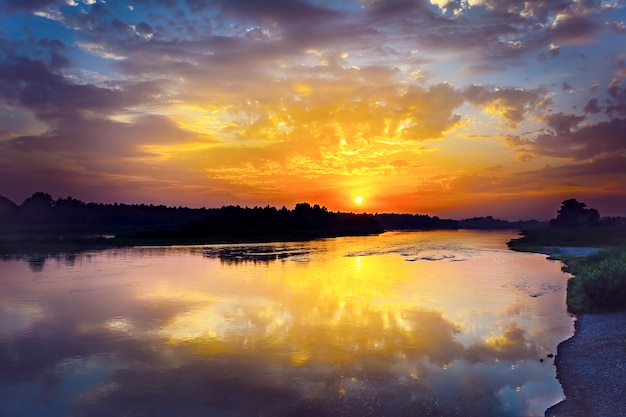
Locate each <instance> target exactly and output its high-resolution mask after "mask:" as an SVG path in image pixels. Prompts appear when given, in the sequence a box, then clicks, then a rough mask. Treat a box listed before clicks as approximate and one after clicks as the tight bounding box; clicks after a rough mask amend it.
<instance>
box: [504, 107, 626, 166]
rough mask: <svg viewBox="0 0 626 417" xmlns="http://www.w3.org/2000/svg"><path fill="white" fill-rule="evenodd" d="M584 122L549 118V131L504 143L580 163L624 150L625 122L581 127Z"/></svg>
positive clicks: (572, 117)
mask: <svg viewBox="0 0 626 417" xmlns="http://www.w3.org/2000/svg"><path fill="white" fill-rule="evenodd" d="M584 120H585V118H584V117H581V116H575V115H563V114H556V115H552V116H550V117H549V118H548V124H549V126H550V129H549V130H546V131H544V132H543V133H540V134H538V135H534V136H530V137H526V136H525V137H522V136H510V137H509V138H508V139H507V141H508V143H509V144H510V145H511V146H513V147H515V148H517V149H518V150H520V151H522V152H527V153H530V154H533V155H542V156H549V157H553V158H565V159H577V160H583V159H588V158H594V157H599V156H607V155H611V154H612V153H621V152H625V151H626V119H613V120H610V121H606V122H599V123H595V124H587V125H582V122H583V121H584Z"/></svg>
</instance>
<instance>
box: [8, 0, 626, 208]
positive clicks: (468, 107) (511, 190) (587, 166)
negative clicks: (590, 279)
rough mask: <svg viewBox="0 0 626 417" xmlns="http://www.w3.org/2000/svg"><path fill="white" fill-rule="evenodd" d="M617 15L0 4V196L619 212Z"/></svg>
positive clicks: (283, 1)
mask: <svg viewBox="0 0 626 417" xmlns="http://www.w3.org/2000/svg"><path fill="white" fill-rule="evenodd" d="M625 21H626V0H608V1H595V0H528V1H519V0H452V1H448V0H134V1H118V0H106V1H105V0H29V1H24V0H0V194H1V195H4V196H5V197H8V198H10V199H12V200H13V201H15V202H16V203H18V204H20V203H21V202H22V201H23V200H24V199H25V198H26V197H28V196H30V195H31V194H32V193H34V192H36V191H43V192H47V193H49V194H51V195H52V196H53V197H54V198H60V197H67V196H72V197H74V198H77V199H80V200H83V201H94V202H110V203H112V202H124V203H146V204H165V205H168V206H181V205H182V206H189V207H221V206H223V205H230V204H233V205H241V206H250V207H252V206H265V205H268V204H269V205H272V206H277V207H281V206H283V205H285V206H287V207H288V208H291V207H293V206H294V205H295V204H296V203H299V202H309V203H311V204H320V205H323V206H326V207H327V208H328V209H329V210H332V211H337V210H340V211H355V212H363V211H365V212H370V213H375V212H378V213H383V212H386V213H390V212H396V213H419V214H429V215H437V216H440V217H451V218H466V217H473V216H486V215H493V216H495V217H498V218H503V219H510V220H517V219H532V218H536V219H549V218H551V217H554V216H555V214H556V211H557V209H558V208H559V206H560V203H561V201H563V200H565V199H568V198H577V199H578V200H579V201H583V202H585V203H587V205H588V206H589V207H593V208H596V209H598V210H599V211H600V214H601V215H603V216H615V215H626V23H625ZM357 197H360V202H357Z"/></svg>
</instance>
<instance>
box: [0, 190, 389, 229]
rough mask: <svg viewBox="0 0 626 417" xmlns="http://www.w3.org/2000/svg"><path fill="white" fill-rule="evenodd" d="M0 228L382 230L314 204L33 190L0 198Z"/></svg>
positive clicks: (368, 219)
mask: <svg viewBox="0 0 626 417" xmlns="http://www.w3.org/2000/svg"><path fill="white" fill-rule="evenodd" d="M0 227H1V228H2V230H3V231H4V232H5V233H11V232H14V233H15V232H19V233H21V234H28V233H33V234H63V235H80V234H86V233H90V234H115V235H122V236H132V237H135V238H153V239H157V238H158V239H167V238H199V237H205V236H206V237H211V236H214V237H238V236H240V237H255V236H256V237H263V236H278V237H280V236H294V237H296V236H300V237H309V236H310V237H322V236H339V235H347V234H371V233H379V232H381V231H382V230H381V228H380V225H379V223H378V221H377V220H376V219H375V218H374V216H373V215H371V214H365V213H363V214H354V213H339V212H337V213H333V212H330V211H328V209H327V208H326V207H321V206H319V205H318V204H315V205H311V204H309V203H298V204H296V205H295V208H294V209H292V210H290V209H287V208H286V207H285V206H283V207H282V208H280V209H277V208H275V207H271V206H269V205H268V206H266V207H252V208H249V207H240V206H233V205H229V206H223V207H221V208H188V207H180V206H179V207H167V206H164V205H158V206H155V205H152V204H150V205H146V204H120V203H114V204H104V203H85V202H83V201H80V200H77V199H74V198H72V197H66V198H59V199H57V200H54V199H53V198H52V197H51V196H50V195H49V194H47V193H43V192H36V193H34V194H33V195H32V196H30V197H28V198H27V199H26V200H25V201H24V202H23V203H22V204H21V205H17V204H15V203H14V202H13V201H11V200H10V199H8V198H6V197H3V196H0Z"/></svg>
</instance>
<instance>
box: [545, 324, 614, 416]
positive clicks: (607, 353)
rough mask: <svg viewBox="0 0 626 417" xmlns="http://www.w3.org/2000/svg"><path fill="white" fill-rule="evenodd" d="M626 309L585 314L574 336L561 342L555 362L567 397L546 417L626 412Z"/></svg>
mask: <svg viewBox="0 0 626 417" xmlns="http://www.w3.org/2000/svg"><path fill="white" fill-rule="evenodd" d="M622 359H626V312H615V313H601V314H581V315H579V316H578V319H577V320H576V322H575V323H574V335H573V336H572V337H571V338H569V339H567V340H564V341H563V342H561V343H559V345H558V347H557V355H556V359H555V361H554V365H555V366H556V375H557V379H558V380H559V383H560V384H561V386H562V387H563V393H564V394H565V400H563V401H561V402H559V403H557V404H555V405H553V406H552V407H550V408H548V409H547V410H546V412H545V416H546V417H615V416H624V415H626V399H625V398H624V388H623V381H624V375H626V361H624V360H622Z"/></svg>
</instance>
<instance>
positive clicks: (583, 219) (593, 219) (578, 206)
mask: <svg viewBox="0 0 626 417" xmlns="http://www.w3.org/2000/svg"><path fill="white" fill-rule="evenodd" d="M585 207H587V205H586V204H585V203H581V202H579V201H578V200H576V199H575V198H570V199H569V200H565V201H563V202H562V203H561V208H560V209H559V211H558V212H557V216H556V218H555V219H552V220H550V226H553V227H584V226H595V225H597V224H598V222H599V221H600V213H598V210H596V209H588V208H585Z"/></svg>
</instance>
